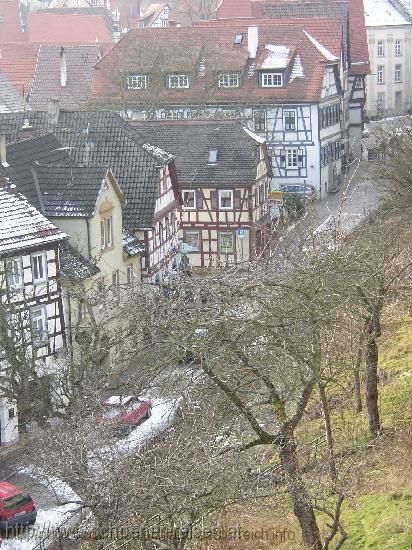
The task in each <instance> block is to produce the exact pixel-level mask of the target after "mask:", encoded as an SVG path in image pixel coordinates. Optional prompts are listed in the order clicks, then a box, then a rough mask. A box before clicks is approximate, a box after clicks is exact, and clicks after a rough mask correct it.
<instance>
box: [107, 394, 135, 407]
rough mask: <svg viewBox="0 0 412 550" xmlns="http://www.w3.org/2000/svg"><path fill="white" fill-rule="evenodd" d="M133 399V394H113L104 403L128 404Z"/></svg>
mask: <svg viewBox="0 0 412 550" xmlns="http://www.w3.org/2000/svg"><path fill="white" fill-rule="evenodd" d="M132 399H133V395H112V396H111V397H108V398H107V399H105V400H104V401H103V404H104V405H127V404H128V403H130V401H131V400H132Z"/></svg>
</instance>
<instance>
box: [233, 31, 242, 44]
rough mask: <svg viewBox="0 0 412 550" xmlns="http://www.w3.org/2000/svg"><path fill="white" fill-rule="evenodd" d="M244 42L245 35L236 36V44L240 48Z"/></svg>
mask: <svg viewBox="0 0 412 550" xmlns="http://www.w3.org/2000/svg"><path fill="white" fill-rule="evenodd" d="M242 42H243V34H242V33H241V32H239V33H237V34H235V42H234V43H235V44H236V45H237V46H239V45H240V44H242Z"/></svg>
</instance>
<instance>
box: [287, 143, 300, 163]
mask: <svg viewBox="0 0 412 550" xmlns="http://www.w3.org/2000/svg"><path fill="white" fill-rule="evenodd" d="M302 167H303V151H302V150H301V149H297V148H295V147H293V148H290V149H286V168H302Z"/></svg>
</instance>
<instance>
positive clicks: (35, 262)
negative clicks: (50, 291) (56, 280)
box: [31, 252, 47, 285]
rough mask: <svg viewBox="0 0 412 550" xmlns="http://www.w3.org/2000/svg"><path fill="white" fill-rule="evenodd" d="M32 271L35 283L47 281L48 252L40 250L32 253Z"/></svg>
mask: <svg viewBox="0 0 412 550" xmlns="http://www.w3.org/2000/svg"><path fill="white" fill-rule="evenodd" d="M31 271H32V277H33V284H34V285H36V284H39V283H44V282H45V281H47V254H46V252H38V253H36V254H32V255H31Z"/></svg>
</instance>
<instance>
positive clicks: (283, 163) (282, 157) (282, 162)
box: [280, 151, 286, 168]
mask: <svg viewBox="0 0 412 550" xmlns="http://www.w3.org/2000/svg"><path fill="white" fill-rule="evenodd" d="M280 165H281V166H282V167H283V168H284V167H285V166H286V152H285V151H281V153H280Z"/></svg>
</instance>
